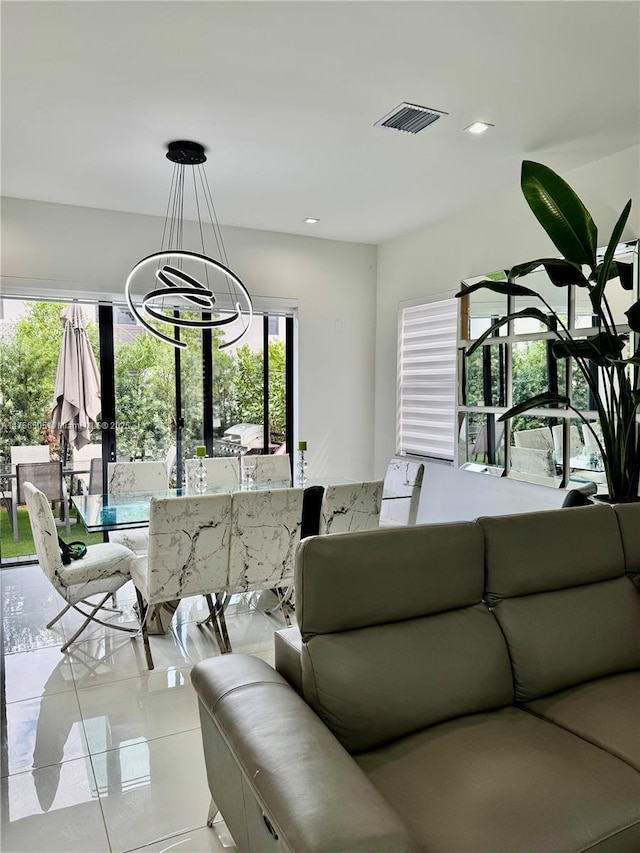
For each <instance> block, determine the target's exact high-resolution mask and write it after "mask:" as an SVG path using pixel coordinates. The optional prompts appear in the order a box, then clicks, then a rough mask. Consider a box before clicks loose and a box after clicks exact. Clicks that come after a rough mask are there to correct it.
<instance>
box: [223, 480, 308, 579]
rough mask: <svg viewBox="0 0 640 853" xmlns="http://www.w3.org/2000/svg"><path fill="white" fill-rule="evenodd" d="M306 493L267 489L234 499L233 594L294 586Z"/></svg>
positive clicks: (231, 562) (244, 494)
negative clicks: (303, 500) (296, 557)
mask: <svg viewBox="0 0 640 853" xmlns="http://www.w3.org/2000/svg"><path fill="white" fill-rule="evenodd" d="M303 492H304V490H303V489H265V490H262V491H255V492H236V493H235V494H234V495H233V496H232V503H231V550H230V558H229V588H230V590H231V591H233V592H248V591H250V590H254V589H271V588H272V587H276V586H287V585H288V584H292V583H293V569H294V564H295V554H296V548H297V545H298V542H299V541H300V528H301V526H302V497H303Z"/></svg>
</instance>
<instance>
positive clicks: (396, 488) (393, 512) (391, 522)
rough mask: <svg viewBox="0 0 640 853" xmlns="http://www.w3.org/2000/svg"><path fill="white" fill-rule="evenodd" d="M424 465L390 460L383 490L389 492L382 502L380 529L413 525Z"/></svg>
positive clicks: (418, 503) (420, 491) (418, 501)
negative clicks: (388, 495) (387, 497)
mask: <svg viewBox="0 0 640 853" xmlns="http://www.w3.org/2000/svg"><path fill="white" fill-rule="evenodd" d="M423 476H424V463H422V462H415V461H414V460H411V459H392V460H391V462H389V464H388V466H387V473H386V474H385V477H384V488H385V490H388V491H389V492H390V497H389V499H388V500H383V501H382V506H381V508H380V527H397V526H402V525H406V524H415V523H416V519H417V517H418V507H419V505H420V495H421V493H422V478H423Z"/></svg>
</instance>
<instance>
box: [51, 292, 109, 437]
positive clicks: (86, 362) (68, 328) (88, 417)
mask: <svg viewBox="0 0 640 853" xmlns="http://www.w3.org/2000/svg"><path fill="white" fill-rule="evenodd" d="M60 318H61V319H62V320H63V321H64V335H63V337H62V346H61V348H60V358H59V359H58V370H57V372H56V386H55V392H54V399H53V412H52V413H51V418H52V421H53V431H54V434H55V436H56V438H57V439H58V440H59V441H60V442H61V443H62V442H66V443H67V444H69V445H71V446H72V447H75V448H76V449H78V450H79V449H80V448H81V447H84V446H85V444H88V443H89V441H90V440H91V430H92V429H94V427H95V426H96V422H97V418H98V415H99V414H100V373H99V372H98V365H97V364H96V360H95V357H94V355H93V350H92V349H91V344H90V343H89V338H88V337H87V331H86V329H85V323H84V314H83V313H82V308H80V306H79V305H75V304H73V305H70V306H69V307H68V308H66V309H65V310H64V311H63V312H62V313H61V314H60Z"/></svg>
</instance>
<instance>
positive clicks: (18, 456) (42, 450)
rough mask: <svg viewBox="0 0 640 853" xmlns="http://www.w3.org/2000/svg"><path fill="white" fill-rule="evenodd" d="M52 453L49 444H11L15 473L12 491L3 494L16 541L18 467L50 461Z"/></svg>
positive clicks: (12, 480) (13, 471) (12, 465)
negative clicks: (23, 463)
mask: <svg viewBox="0 0 640 853" xmlns="http://www.w3.org/2000/svg"><path fill="white" fill-rule="evenodd" d="M50 458H51V453H50V450H49V445H48V444H14V445H12V446H11V455H10V459H11V473H12V474H13V475H14V476H13V477H12V478H11V481H10V486H9V488H10V492H9V493H8V494H7V493H4V492H3V494H2V500H3V502H4V503H5V505H7V504H8V507H7V508H8V511H9V518H10V520H11V529H12V530H13V538H14V541H16V542H17V541H18V540H17V539H16V536H17V531H18V482H17V480H16V476H15V475H16V467H17V466H18V465H20V464H21V463H22V462H48V461H49V459H50Z"/></svg>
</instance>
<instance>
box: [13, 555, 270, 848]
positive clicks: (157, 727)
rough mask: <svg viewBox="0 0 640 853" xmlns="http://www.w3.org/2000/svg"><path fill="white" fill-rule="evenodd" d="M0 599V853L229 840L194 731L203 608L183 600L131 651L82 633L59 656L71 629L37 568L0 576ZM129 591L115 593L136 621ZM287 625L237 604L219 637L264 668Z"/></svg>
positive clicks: (121, 640)
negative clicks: (150, 666)
mask: <svg viewBox="0 0 640 853" xmlns="http://www.w3.org/2000/svg"><path fill="white" fill-rule="evenodd" d="M0 588H1V592H2V642H3V654H2V684H1V688H2V721H1V722H2V735H3V736H2V744H1V756H0V757H1V774H0V775H1V778H0V788H1V801H0V805H1V812H2V850H3V853H54V851H60V852H61V853H74V851H77V853H103V851H113V853H125V852H126V851H133V850H135V851H142V850H144V851H147V853H161V851H172V853H220V851H226V853H231V851H233V850H234V849H235V848H234V845H233V839H232V838H231V836H230V835H229V832H228V830H227V828H226V826H225V824H224V822H223V821H222V819H221V816H220V815H218V818H219V819H218V820H216V822H215V823H214V826H213V828H208V827H207V826H206V819H207V813H208V809H209V802H210V799H209V790H208V787H207V781H206V774H205V767H204V756H203V752H202V741H201V736H200V721H199V718H198V707H197V699H196V695H195V692H194V690H193V688H192V686H191V681H190V671H191V668H192V666H193V665H194V664H195V663H196V662H197V661H199V660H201V659H202V658H206V657H212V656H217V655H219V654H220V651H219V649H218V646H217V644H216V641H215V638H214V636H213V633H212V631H211V630H210V629H209V628H206V627H205V628H201V627H198V625H197V624H196V621H198V620H201V619H203V618H204V617H205V616H206V605H205V603H204V601H203V599H202V598H192V599H186V600H184V601H183V602H182V603H181V604H180V607H179V608H178V612H177V614H176V616H175V617H174V621H173V624H172V626H171V628H170V630H169V632H168V633H167V634H166V635H165V636H162V637H152V638H151V648H152V652H153V658H154V662H155V669H154V670H153V671H152V672H149V671H148V670H147V668H146V664H145V658H144V651H143V647H142V639H141V638H140V637H137V638H135V639H131V637H130V636H128V635H126V634H123V633H119V632H117V631H113V630H111V629H108V628H102V627H100V626H93V627H92V628H90V629H88V630H87V631H86V632H85V633H84V634H83V635H81V637H80V640H81V642H77V643H76V644H74V646H72V647H71V649H70V650H69V653H68V654H66V655H63V654H61V653H60V646H61V645H62V644H63V643H64V641H65V638H66V637H68V636H70V635H71V633H72V632H73V630H74V628H75V627H76V626H77V624H78V617H77V615H76V614H73V613H70V614H67V615H65V617H63V619H62V620H61V621H60V623H58V624H57V625H56V626H54V628H53V629H51V630H47V628H45V624H46V623H47V622H48V621H49V620H50V619H52V618H53V616H55V614H56V613H57V612H59V610H60V609H61V608H62V606H63V602H62V599H60V598H59V597H58V595H57V594H56V593H55V591H54V590H53V589H52V587H51V585H50V584H49V582H48V581H47V579H46V578H45V576H44V575H43V574H42V572H41V570H40V569H39V567H38V566H26V567H21V568H17V569H4V570H1V571H0ZM134 600H135V595H134V591H133V587H132V585H131V584H128V585H127V586H126V587H124V588H123V589H122V590H121V591H120V592H119V593H118V605H119V606H120V607H121V608H122V610H123V613H122V616H114V617H113V619H114V620H118V621H119V622H121V623H122V624H130V623H131V622H132V621H133V620H134V614H133V602H134ZM283 625H284V622H283V621H282V618H281V617H279V616H267V615H266V614H264V613H262V612H259V611H257V610H255V609H253V608H252V607H250V606H249V602H248V600H247V598H246V597H243V596H236V597H234V599H233V601H232V603H231V605H230V606H229V608H228V611H227V626H228V629H229V635H230V637H231V642H232V645H233V649H234V651H235V652H247V653H250V654H256V655H257V656H259V657H261V658H263V659H265V660H267V661H269V662H270V663H273V633H274V631H275V630H277V629H278V628H280V627H283Z"/></svg>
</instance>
